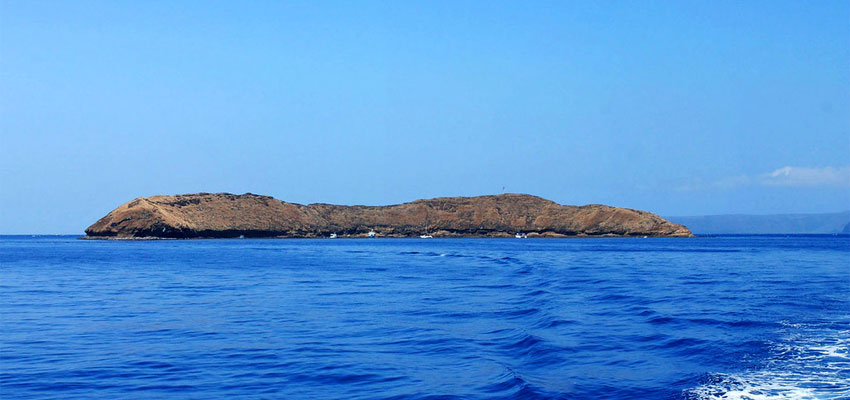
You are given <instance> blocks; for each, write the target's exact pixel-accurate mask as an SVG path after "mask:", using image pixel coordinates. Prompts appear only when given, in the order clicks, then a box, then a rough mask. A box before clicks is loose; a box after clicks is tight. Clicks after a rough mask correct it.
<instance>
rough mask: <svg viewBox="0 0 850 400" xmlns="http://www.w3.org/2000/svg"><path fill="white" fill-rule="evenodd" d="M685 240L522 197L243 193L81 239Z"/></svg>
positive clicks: (634, 214)
mask: <svg viewBox="0 0 850 400" xmlns="http://www.w3.org/2000/svg"><path fill="white" fill-rule="evenodd" d="M331 236H333V237H340V238H344V237H351V238H357V237H393V238H396V237H398V238H400V237H437V238H439V237H528V238H533V237H547V238H561V237H611V236H615V237H644V236H652V237H691V236H693V235H692V234H691V231H690V230H688V228H686V227H684V226H682V225H679V224H675V223H672V222H670V221H667V220H665V219H663V218H661V217H659V216H658V215H655V214H653V213H650V212H647V211H640V210H633V209H628V208H618V207H610V206H605V205H599V204H592V205H585V206H566V205H560V204H558V203H555V202H553V201H550V200H546V199H543V198H540V197H537V196H532V195H527V194H501V195H489V196H477V197H441V198H434V199H427V200H416V201H413V202H410V203H404V204H397V205H389V206H342V205H332V204H323V203H317V204H309V205H302V204H295V203H288V202H285V201H280V200H276V199H274V198H273V197H270V196H261V195H256V194H251V193H246V194H242V195H236V194H230V193H195V194H181V195H174V196H163V195H160V196H151V197H140V198H137V199H135V200H132V201H130V202H128V203H126V204H123V205H121V206H119V207H118V208H116V209H115V210H113V211H112V212H110V213H109V214H107V215H106V216H105V217H103V218H101V219H100V220H98V221H97V222H95V223H94V224H92V225H91V226H90V227H88V229H86V236H85V237H84V238H86V239H192V238H198V239H200V238H239V237H245V238H327V237H331Z"/></svg>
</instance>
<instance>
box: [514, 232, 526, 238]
mask: <svg viewBox="0 0 850 400" xmlns="http://www.w3.org/2000/svg"><path fill="white" fill-rule="evenodd" d="M514 237H515V238H517V239H527V238H528V235H526V234H524V233H517V234H516V235H514Z"/></svg>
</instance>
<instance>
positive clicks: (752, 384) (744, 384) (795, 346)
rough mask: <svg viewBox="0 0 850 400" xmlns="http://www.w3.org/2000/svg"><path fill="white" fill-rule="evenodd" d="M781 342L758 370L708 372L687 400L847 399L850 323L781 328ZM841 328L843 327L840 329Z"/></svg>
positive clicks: (687, 395) (686, 392) (774, 346)
mask: <svg viewBox="0 0 850 400" xmlns="http://www.w3.org/2000/svg"><path fill="white" fill-rule="evenodd" d="M783 325H784V326H785V327H786V329H787V330H788V334H787V335H786V336H785V340H783V341H781V342H780V343H776V344H774V345H773V346H772V350H771V357H770V359H769V360H768V362H767V363H766V364H765V366H764V367H763V368H760V369H758V370H749V371H745V372H741V373H734V374H722V373H717V374H709V375H708V376H707V377H706V379H705V383H703V384H702V385H700V386H698V387H695V388H691V389H688V390H685V392H684V393H683V394H684V396H683V397H684V398H686V399H689V400H697V399H699V400H738V399H740V400H791V399H794V400H808V399H819V400H820V399H830V400H836V399H850V322H845V323H843V324H841V325H838V324H830V325H827V326H815V325H806V324H790V323H784V324H783ZM842 325H843V326H842Z"/></svg>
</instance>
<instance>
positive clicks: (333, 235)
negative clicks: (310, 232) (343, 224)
mask: <svg viewBox="0 0 850 400" xmlns="http://www.w3.org/2000/svg"><path fill="white" fill-rule="evenodd" d="M328 238H329V239H336V233H331V235H330V236H329V237H328Z"/></svg>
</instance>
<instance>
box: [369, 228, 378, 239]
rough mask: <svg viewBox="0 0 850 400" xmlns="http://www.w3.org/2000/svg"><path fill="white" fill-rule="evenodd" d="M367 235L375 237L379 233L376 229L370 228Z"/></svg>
mask: <svg viewBox="0 0 850 400" xmlns="http://www.w3.org/2000/svg"><path fill="white" fill-rule="evenodd" d="M367 235H369V237H370V238H373V237H375V235H377V233H376V232H375V230H374V229H372V230H369V233H368V234H367Z"/></svg>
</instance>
